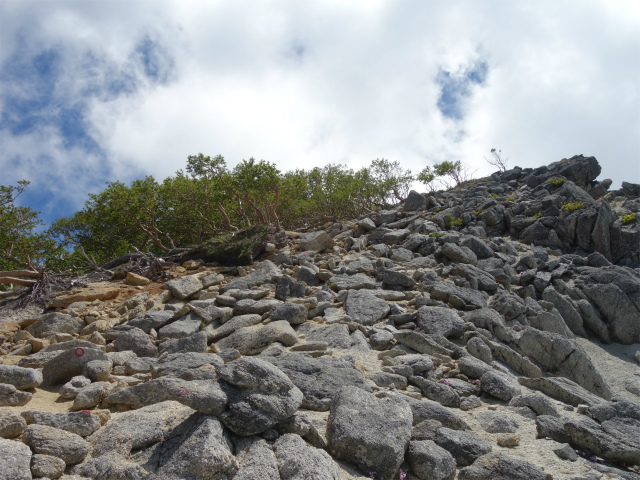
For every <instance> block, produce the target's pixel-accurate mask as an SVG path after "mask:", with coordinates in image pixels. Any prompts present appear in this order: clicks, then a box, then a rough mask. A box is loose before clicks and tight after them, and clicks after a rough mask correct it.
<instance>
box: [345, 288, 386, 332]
mask: <svg viewBox="0 0 640 480" xmlns="http://www.w3.org/2000/svg"><path fill="white" fill-rule="evenodd" d="M344 311H345V312H346V313H347V315H349V316H350V317H351V318H352V319H353V321H355V322H358V323H360V324H362V325H373V324H374V323H376V322H378V321H380V320H382V319H383V318H384V317H386V316H387V314H388V313H389V304H388V303H387V302H385V301H384V300H382V299H380V298H377V297H375V296H374V295H372V294H371V293H369V292H368V291H366V290H350V291H349V293H348V295H347V300H346V301H345V303H344Z"/></svg>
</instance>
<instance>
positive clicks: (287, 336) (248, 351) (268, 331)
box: [216, 320, 298, 355]
mask: <svg viewBox="0 0 640 480" xmlns="http://www.w3.org/2000/svg"><path fill="white" fill-rule="evenodd" d="M274 342H279V343H281V344H283V345H285V346H287V347H290V346H292V345H295V344H296V343H298V336H297V335H296V332H295V331H294V330H293V328H291V324H290V323H289V322H287V321H285V320H277V321H275V322H271V323H268V324H267V325H255V326H252V327H243V328H240V329H238V330H236V331H235V332H234V333H232V334H231V335H229V336H228V337H225V338H223V339H222V340H219V341H218V342H216V345H217V347H218V348H219V349H220V350H226V349H235V350H238V351H239V352H240V353H241V354H242V355H255V354H257V353H260V352H261V351H263V350H264V349H265V348H267V347H268V346H269V345H271V344H272V343H274Z"/></svg>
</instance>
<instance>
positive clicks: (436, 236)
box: [429, 232, 446, 238]
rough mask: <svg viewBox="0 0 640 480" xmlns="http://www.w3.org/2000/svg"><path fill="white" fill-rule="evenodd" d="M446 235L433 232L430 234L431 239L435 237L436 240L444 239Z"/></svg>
mask: <svg viewBox="0 0 640 480" xmlns="http://www.w3.org/2000/svg"><path fill="white" fill-rule="evenodd" d="M445 235H446V233H444V232H443V233H436V232H431V233H429V236H430V237H434V238H440V237H444V236H445Z"/></svg>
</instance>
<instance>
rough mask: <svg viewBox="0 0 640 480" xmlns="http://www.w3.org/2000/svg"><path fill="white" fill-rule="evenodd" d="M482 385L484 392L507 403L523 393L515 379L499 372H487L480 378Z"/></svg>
mask: <svg viewBox="0 0 640 480" xmlns="http://www.w3.org/2000/svg"><path fill="white" fill-rule="evenodd" d="M480 385H482V391H483V392H486V393H488V394H489V395H491V396H492V397H496V398H499V399H500V400H504V401H505V402H508V401H509V400H511V399H512V398H513V397H515V396H517V395H520V393H521V389H520V384H519V383H518V381H517V380H516V379H515V377H512V376H511V375H509V374H506V373H502V372H498V371H497V370H489V371H487V372H485V373H484V374H483V375H482V377H480Z"/></svg>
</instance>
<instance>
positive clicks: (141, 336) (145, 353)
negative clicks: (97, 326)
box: [113, 327, 158, 357]
mask: <svg viewBox="0 0 640 480" xmlns="http://www.w3.org/2000/svg"><path fill="white" fill-rule="evenodd" d="M115 335H116V337H115V340H114V342H113V345H114V347H115V348H116V349H117V350H118V351H119V352H125V351H128V350H130V351H132V352H134V353H135V354H136V355H137V356H138V357H155V356H157V355H158V348H157V347H156V346H155V345H154V344H153V342H152V341H151V339H150V338H149V336H148V335H147V334H146V333H144V331H142V330H141V329H139V328H135V327H134V328H130V329H128V330H124V331H115Z"/></svg>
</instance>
